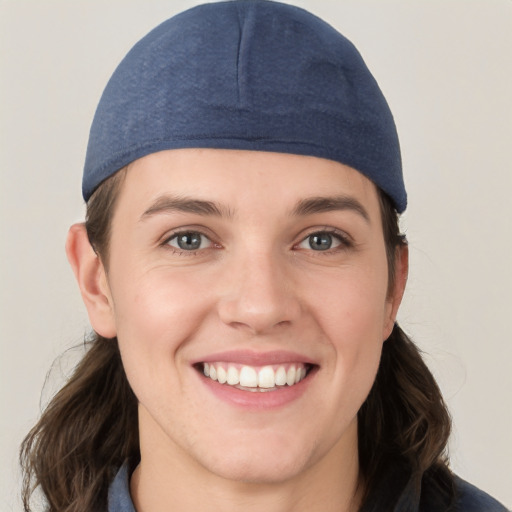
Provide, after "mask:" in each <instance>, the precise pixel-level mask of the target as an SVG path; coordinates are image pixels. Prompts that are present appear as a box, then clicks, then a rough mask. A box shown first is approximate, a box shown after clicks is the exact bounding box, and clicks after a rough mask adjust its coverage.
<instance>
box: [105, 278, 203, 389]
mask: <svg viewBox="0 0 512 512" xmlns="http://www.w3.org/2000/svg"><path fill="white" fill-rule="evenodd" d="M127 275H131V279H130V280H126V279H124V280H121V279H120V280H118V283H119V286H118V287H117V288H115V289H114V291H113V292H114V312H115V321H116V327H117V337H118V341H119V347H120V350H121V355H122V358H123V364H124V366H125V370H126V373H127V376H128V380H129V381H130V383H131V385H132V387H133V388H134V391H135V393H136V394H137V396H138V398H139V399H142V398H143V397H142V396H141V395H142V394H144V393H145V389H146V388H147V389H150V388H151V387H155V386H157V387H159V388H160V389H167V388H170V387H171V386H172V385H175V384H176V379H180V378H181V375H180V374H179V360H180V357H181V353H182V349H183V347H184V346H186V345H187V342H188V340H190V339H193V338H194V335H195V333H196V332H197V330H198V329H199V328H200V326H201V324H202V323H203V321H204V318H205V316H206V315H207V314H208V311H209V307H208V305H207V303H208V301H209V299H208V297H207V294H204V293H203V294H201V293H198V288H197V287H198V286H200V283H199V282H196V281H199V279H198V278H196V277H194V276H190V275H188V276H180V275H176V274H171V273H169V272H164V271H158V269H152V270H151V271H149V272H147V273H143V274H141V275H139V276H137V275H134V273H131V274H127Z"/></svg>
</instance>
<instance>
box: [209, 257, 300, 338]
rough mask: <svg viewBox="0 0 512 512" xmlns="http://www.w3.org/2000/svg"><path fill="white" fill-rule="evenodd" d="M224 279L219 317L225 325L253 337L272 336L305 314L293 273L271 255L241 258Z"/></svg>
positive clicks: (233, 262) (232, 264)
mask: <svg viewBox="0 0 512 512" xmlns="http://www.w3.org/2000/svg"><path fill="white" fill-rule="evenodd" d="M226 274H227V276H226V278H225V279H224V280H223V287H222V293H221V297H220V298H219V302H218V314H219V317H220V319H221V320H222V322H224V323H225V324H227V325H230V326H231V327H235V328H238V329H244V330H247V331H248V332H251V333H252V334H268V333H270V332H272V331H273V330H274V329H276V328H282V327H284V326H286V325H291V324H293V323H295V322H296V321H297V319H298V318H299V317H300V315H301V305H300V300H299V297H298V294H297V290H296V286H295V284H294V279H293V272H291V271H290V269H289V267H288V265H287V264H286V262H285V261H282V259H281V260H280V258H279V257H276V256H275V255H273V254H271V253H259V254H252V255H250V256H247V257H243V258H237V260H236V261H232V262H231V263H230V265H229V269H228V270H227V272H226Z"/></svg>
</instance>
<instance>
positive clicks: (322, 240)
mask: <svg viewBox="0 0 512 512" xmlns="http://www.w3.org/2000/svg"><path fill="white" fill-rule="evenodd" d="M342 245H345V246H347V245H348V243H347V242H346V241H345V240H344V239H343V238H342V236H341V235H338V234H335V233H329V232H327V231H317V232H316V233H311V235H309V236H307V237H306V238H304V240H302V242H301V243H300V244H299V245H298V247H299V248H300V249H308V250H310V251H311V250H312V251H317V252H319V251H328V250H330V249H336V248H338V247H340V246H342Z"/></svg>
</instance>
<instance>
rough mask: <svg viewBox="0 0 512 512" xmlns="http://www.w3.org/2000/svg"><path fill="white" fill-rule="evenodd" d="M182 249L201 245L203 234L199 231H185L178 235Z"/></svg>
mask: <svg viewBox="0 0 512 512" xmlns="http://www.w3.org/2000/svg"><path fill="white" fill-rule="evenodd" d="M178 245H179V247H180V249H183V250H185V251H191V250H194V249H199V247H201V235H200V234H199V233H185V234H184V235H180V236H179V237H178Z"/></svg>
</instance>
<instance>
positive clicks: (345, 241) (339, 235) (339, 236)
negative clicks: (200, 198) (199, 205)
mask: <svg viewBox="0 0 512 512" xmlns="http://www.w3.org/2000/svg"><path fill="white" fill-rule="evenodd" d="M185 235H189V236H199V237H201V239H202V240H203V239H206V240H207V241H208V242H209V245H208V246H207V247H202V248H201V247H199V248H197V249H194V250H186V249H181V248H179V247H174V246H172V245H171V244H170V242H171V241H173V240H177V239H178V238H179V237H180V236H185ZM322 235H328V236H329V237H332V238H334V239H336V240H337V242H339V245H338V246H336V247H334V248H331V247H329V248H327V249H325V250H318V251H315V250H313V249H312V248H311V247H310V248H309V249H308V248H306V249H305V250H308V251H311V252H313V253H320V254H326V255H328V254H333V253H338V252H341V251H344V250H347V249H350V248H352V247H353V246H354V243H353V241H352V240H351V239H350V237H349V236H348V235H347V234H346V233H343V232H340V231H338V230H336V229H332V228H323V229H319V230H315V231H312V232H311V233H309V234H308V235H306V236H305V237H304V238H302V239H301V240H300V242H299V243H297V244H295V245H294V246H293V248H294V249H297V250H300V248H299V246H300V245H301V244H303V243H304V242H306V241H307V240H308V239H310V238H311V237H313V236H322ZM201 244H202V242H201ZM162 246H164V247H165V248H168V249H169V250H171V251H172V252H173V253H174V254H178V255H187V256H194V255H196V254H197V253H198V252H199V251H204V250H206V249H211V248H212V247H213V248H220V247H221V246H220V245H219V244H216V243H215V242H213V241H212V240H211V238H210V237H209V236H208V235H206V234H204V233H202V232H201V231H198V230H192V229H190V230H182V231H177V232H175V233H173V234H172V235H170V236H168V237H167V238H166V239H165V240H164V241H163V243H162ZM320 254H318V255H320Z"/></svg>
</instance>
